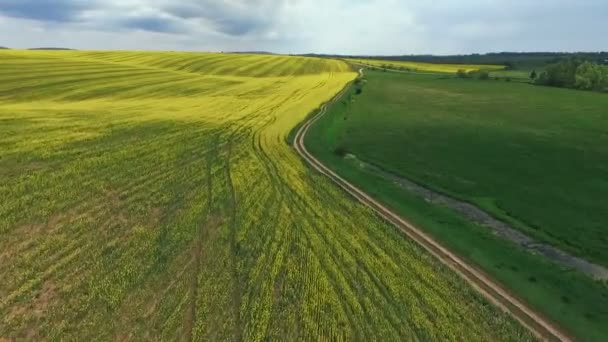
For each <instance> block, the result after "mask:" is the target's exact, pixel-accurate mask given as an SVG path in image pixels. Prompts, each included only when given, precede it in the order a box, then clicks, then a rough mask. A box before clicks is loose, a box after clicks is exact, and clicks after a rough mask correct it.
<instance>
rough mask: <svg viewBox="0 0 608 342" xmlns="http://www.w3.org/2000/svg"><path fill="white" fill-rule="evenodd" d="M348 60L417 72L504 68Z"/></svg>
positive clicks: (498, 66)
mask: <svg viewBox="0 0 608 342" xmlns="http://www.w3.org/2000/svg"><path fill="white" fill-rule="evenodd" d="M346 61H348V62H351V63H356V64H357V65H359V64H362V65H368V66H373V67H380V68H388V69H396V70H408V71H416V72H441V73H451V74H453V73H456V72H458V70H464V71H466V72H469V71H478V70H489V71H492V70H503V69H504V68H505V67H504V66H503V65H485V64H484V65H482V64H440V63H422V62H408V61H390V60H380V59H361V58H348V59H346Z"/></svg>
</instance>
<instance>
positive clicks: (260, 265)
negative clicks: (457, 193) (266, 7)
mask: <svg viewBox="0 0 608 342" xmlns="http://www.w3.org/2000/svg"><path fill="white" fill-rule="evenodd" d="M355 77H356V73H354V72H353V71H351V69H350V68H349V67H348V66H347V65H346V64H345V63H344V62H341V61H330V60H321V59H313V58H303V57H281V56H259V55H256V56H254V55H242V54H189V53H143V52H142V53H139V52H68V51H57V52H44V51H39V52H24V51H3V52H0V79H1V80H2V82H0V274H2V281H0V340H2V339H9V340H10V339H14V340H21V339H24V338H27V339H31V340H40V339H43V340H56V339H67V340H70V339H77V340H89V339H102V340H108V339H118V340H123V339H130V340H142V339H151V338H155V339H160V340H170V339H182V338H183V339H194V340H240V339H243V340H265V339H277V340H301V339H326V340H353V339H359V340H400V339H405V340H408V339H412V340H415V339H420V340H438V339H452V340H453V339H463V340H467V341H474V340H478V341H488V340H490V341H496V340H526V339H530V335H529V334H528V333H527V332H526V331H525V330H524V329H523V328H522V327H520V326H519V325H517V324H516V323H514V321H513V320H512V319H511V318H509V317H508V316H507V315H506V314H504V313H502V312H501V311H499V310H498V309H496V308H495V307H493V306H492V305H490V304H489V303H487V302H486V301H485V300H483V299H481V298H480V297H479V296H478V295H477V294H476V292H474V291H473V289H472V288H470V287H468V286H467V285H466V284H465V283H464V282H463V281H462V280H461V279H460V278H458V277H457V276H456V275H455V274H453V273H452V272H451V271H449V270H448V269H446V268H445V267H443V266H441V265H440V264H439V263H438V262H437V261H435V259H433V258H432V257H430V256H429V255H428V254H426V253H425V252H423V251H422V250H421V249H420V248H418V247H416V246H415V245H414V244H413V243H412V242H410V241H408V240H407V239H406V238H405V237H404V236H403V235H402V234H400V233H399V232H397V230H396V229H395V228H393V227H391V226H389V225H388V224H386V223H384V222H383V221H381V220H380V219H378V218H377V217H376V216H375V215H374V214H373V213H372V212H371V211H370V210H369V209H366V208H364V207H363V206H361V205H359V204H356V203H355V202H354V201H352V200H351V199H350V198H349V197H347V196H346V195H345V194H344V193H343V192H342V191H340V190H338V189H337V188H336V187H334V186H333V185H332V184H330V183H329V181H328V180H326V179H324V178H323V177H322V176H319V175H316V174H315V173H314V172H312V171H311V170H310V169H309V168H308V167H307V166H305V164H304V163H303V162H302V161H301V160H300V159H299V157H298V156H297V154H296V153H295V152H294V151H293V150H292V149H291V148H290V147H289V145H288V144H287V143H286V142H285V140H286V136H287V134H288V133H289V131H290V130H291V129H292V128H293V127H294V126H296V125H297V124H298V123H299V122H300V121H302V120H303V119H304V118H305V117H306V116H307V115H308V114H309V113H310V112H311V111H313V110H314V109H315V108H317V107H319V106H320V105H321V104H322V103H323V102H326V101H328V100H329V99H330V98H331V97H332V96H333V95H335V94H336V93H337V92H339V91H340V90H341V89H342V88H343V87H344V86H345V85H346V84H347V83H348V82H349V81H351V80H353V79H354V78H355Z"/></svg>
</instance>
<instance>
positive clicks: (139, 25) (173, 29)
mask: <svg viewBox="0 0 608 342" xmlns="http://www.w3.org/2000/svg"><path fill="white" fill-rule="evenodd" d="M119 25H120V26H121V27H123V28H127V29H135V30H142V31H149V32H159V33H180V32H183V31H184V30H183V28H182V27H181V25H179V23H177V22H175V21H174V20H172V19H169V18H162V17H153V16H151V17H136V18H128V19H123V20H121V21H120V22H119Z"/></svg>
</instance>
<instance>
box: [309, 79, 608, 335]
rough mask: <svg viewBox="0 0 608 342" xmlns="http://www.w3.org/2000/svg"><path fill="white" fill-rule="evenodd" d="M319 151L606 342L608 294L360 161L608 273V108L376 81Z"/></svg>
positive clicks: (576, 97) (480, 86)
mask: <svg viewBox="0 0 608 342" xmlns="http://www.w3.org/2000/svg"><path fill="white" fill-rule="evenodd" d="M358 87H359V88H362V90H361V91H360V94H357V93H356V92H355V89H356V88H357V87H353V89H351V92H350V93H348V94H346V95H345V97H344V98H343V99H342V100H341V101H340V102H338V103H336V104H335V105H334V106H332V108H331V109H330V110H329V112H328V114H327V115H326V116H325V117H323V119H321V120H319V122H318V124H317V125H316V126H315V127H314V128H313V129H312V130H311V132H310V133H309V137H308V138H307V146H308V148H309V150H310V151H311V152H312V153H314V154H315V156H317V157H318V158H320V159H321V160H323V162H324V163H325V164H326V165H329V166H331V167H332V168H333V169H334V170H336V171H338V172H339V173H340V175H342V176H343V177H345V178H346V179H348V180H349V181H351V182H353V183H355V184H356V185H357V186H360V187H361V188H362V189H364V190H365V191H366V192H368V193H369V194H371V195H372V196H374V197H376V198H378V199H380V200H382V201H383V202H384V203H386V204H388V205H389V206H390V207H392V208H394V209H395V210H396V211H397V212H399V213H401V214H402V215H403V216H404V217H407V218H408V219H410V220H411V221H413V222H414V223H416V224H417V225H418V226H420V227H422V228H424V229H425V230H426V231H428V232H430V233H432V235H433V236H435V237H436V238H437V239H438V240H440V241H442V243H444V244H445V245H447V246H449V247H450V248H451V249H452V250H454V251H456V252H457V253H459V254H460V255H462V256H464V257H466V258H467V259H468V260H471V261H472V262H474V263H475V264H477V265H478V266H480V267H481V268H483V269H484V270H485V271H486V272H488V273H490V274H492V275H493V276H494V277H495V278H496V279H499V280H500V281H501V282H502V283H503V284H505V285H507V286H508V287H509V288H510V289H512V290H513V291H515V292H516V293H517V294H518V295H520V296H521V297H522V298H524V299H526V300H527V301H528V302H529V303H530V304H531V305H533V306H534V307H536V308H538V309H539V310H540V311H542V312H544V313H546V314H547V315H548V316H549V317H551V318H553V319H554V320H555V321H557V322H559V323H561V324H562V326H563V327H565V328H566V329H567V330H569V331H571V332H572V333H573V334H575V335H576V336H579V337H580V338H581V339H583V340H598V341H601V340H606V338H607V337H608V330H607V329H606V325H605V322H606V320H607V319H608V316H606V311H605V309H604V308H606V307H607V306H608V302H607V298H608V288H607V287H606V284H605V283H602V282H598V281H593V280H591V279H590V278H588V277H586V276H583V275H582V274H578V273H577V272H573V271H570V270H568V271H567V270H564V269H562V268H561V267H559V266H557V265H555V264H553V263H551V262H548V261H547V260H545V259H542V258H540V257H539V256H537V255H533V254H530V253H527V252H525V251H523V250H521V249H519V248H517V247H516V246H515V245H514V244H511V243H510V242H508V241H504V240H501V239H500V238H497V237H496V236H495V235H494V234H492V232H490V230H489V229H488V228H486V227H482V226H480V225H477V224H474V223H471V222H470V221H468V220H467V219H466V218H464V217H462V216H460V215H459V214H457V213H455V212H453V211H451V210H449V209H447V208H445V207H442V206H439V205H433V204H430V203H428V201H425V200H424V199H422V198H420V197H418V196H416V195H415V194H412V193H409V192H407V191H404V190H403V189H401V188H399V187H397V186H396V185H395V182H394V181H392V180H390V179H385V178H383V177H382V176H381V175H379V174H378V173H377V172H374V171H373V170H370V169H369V168H362V167H361V166H360V163H361V161H363V162H367V163H371V164H373V165H376V166H379V167H380V168H381V169H383V170H385V171H388V172H390V173H391V174H394V175H398V176H403V177H406V178H408V179H411V180H413V181H415V182H416V183H418V184H423V185H425V186H427V187H428V188H430V189H433V190H436V191H437V192H440V193H444V194H448V195H449V196H451V197H453V198H457V199H462V200H464V201H466V202H469V203H473V204H475V205H476V206H478V207H480V208H482V209H484V210H485V211H487V212H489V213H491V214H492V215H494V216H495V217H497V218H499V219H502V220H504V221H505V222H507V223H509V224H511V225H512V226H513V227H515V228H517V229H519V230H521V231H523V232H525V233H526V234H528V235H530V236H533V237H534V238H535V239H537V240H538V241H542V242H545V243H549V244H552V245H554V246H559V248H562V249H563V250H566V251H569V252H570V253H574V254H576V255H579V256H582V257H584V258H586V259H588V260H592V261H594V262H596V263H599V264H604V265H606V262H607V261H606V260H607V259H606V255H605V254H604V252H605V251H606V249H605V244H606V241H605V225H606V223H608V217H606V213H608V208H607V207H606V202H605V201H604V200H603V198H606V196H607V195H608V188H606V183H605V181H604V180H605V179H606V176H607V173H606V172H607V170H608V167H607V164H606V162H607V161H608V155H606V150H605V149H604V148H603V146H604V145H605V144H606V143H608V141H606V134H605V130H606V127H608V116H606V112H605V108H606V107H608V98H606V97H605V96H603V95H602V94H587V93H581V92H577V91H572V90H564V89H547V88H542V87H534V86H531V85H527V84H520V83H509V82H499V81H479V80H470V79H468V80H463V79H458V78H456V77H444V76H436V75H422V74H408V73H406V74H399V73H388V72H379V71H371V70H367V71H366V79H365V81H364V82H362V83H361V85H360V86H358Z"/></svg>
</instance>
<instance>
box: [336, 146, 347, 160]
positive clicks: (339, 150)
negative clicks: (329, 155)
mask: <svg viewBox="0 0 608 342" xmlns="http://www.w3.org/2000/svg"><path fill="white" fill-rule="evenodd" d="M334 154H335V155H337V156H339V157H342V158H343V157H345V156H346V155H347V154H348V151H347V150H346V148H344V146H338V147H336V148H335V149H334Z"/></svg>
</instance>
